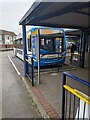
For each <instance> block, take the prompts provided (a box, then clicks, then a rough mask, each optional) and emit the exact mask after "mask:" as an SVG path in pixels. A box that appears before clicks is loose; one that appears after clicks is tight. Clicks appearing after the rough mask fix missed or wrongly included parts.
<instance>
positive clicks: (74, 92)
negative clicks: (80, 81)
mask: <svg viewBox="0 0 90 120" xmlns="http://www.w3.org/2000/svg"><path fill="white" fill-rule="evenodd" d="M64 88H65V89H66V90H68V91H69V92H71V93H72V94H74V95H75V96H77V97H78V98H80V99H81V100H83V101H84V102H86V103H87V104H89V105H90V100H89V99H88V98H87V97H85V96H84V95H82V94H81V93H79V92H78V91H77V90H75V89H73V88H71V87H69V86H68V85H64Z"/></svg>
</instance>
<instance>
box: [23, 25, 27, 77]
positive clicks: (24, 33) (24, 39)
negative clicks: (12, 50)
mask: <svg viewBox="0 0 90 120" xmlns="http://www.w3.org/2000/svg"><path fill="white" fill-rule="evenodd" d="M22 35H23V52H24V56H23V57H24V76H26V75H27V74H28V63H27V62H26V59H27V56H26V54H27V44H26V26H25V25H22Z"/></svg>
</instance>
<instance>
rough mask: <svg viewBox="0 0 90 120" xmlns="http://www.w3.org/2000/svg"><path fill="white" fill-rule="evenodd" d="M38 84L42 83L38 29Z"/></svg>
mask: <svg viewBox="0 0 90 120" xmlns="http://www.w3.org/2000/svg"><path fill="white" fill-rule="evenodd" d="M38 34H39V36H38V84H40V33H39V30H38Z"/></svg>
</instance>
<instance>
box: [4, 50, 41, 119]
mask: <svg viewBox="0 0 90 120" xmlns="http://www.w3.org/2000/svg"><path fill="white" fill-rule="evenodd" d="M10 54H12V53H11V52H3V54H2V60H3V61H2V117H4V118H40V114H39V112H38V111H37V110H36V107H35V106H33V103H32V100H31V99H29V96H28V93H27V91H26V89H25V86H24V84H23V81H22V80H21V78H20V76H18V75H17V73H16V71H15V69H14V68H13V66H12V64H11V63H10V61H9V59H8V57H7V56H8V55H10Z"/></svg>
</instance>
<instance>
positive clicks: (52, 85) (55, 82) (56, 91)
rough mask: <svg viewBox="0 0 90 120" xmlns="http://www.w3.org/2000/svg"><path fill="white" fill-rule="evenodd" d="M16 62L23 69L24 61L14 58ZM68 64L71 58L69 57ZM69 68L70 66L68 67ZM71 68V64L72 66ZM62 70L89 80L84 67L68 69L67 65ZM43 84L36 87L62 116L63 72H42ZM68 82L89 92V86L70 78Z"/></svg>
mask: <svg viewBox="0 0 90 120" xmlns="http://www.w3.org/2000/svg"><path fill="white" fill-rule="evenodd" d="M14 59H15V60H14V62H15V64H16V66H17V67H18V69H19V70H20V71H22V68H23V67H22V66H23V62H21V61H20V60H19V59H17V58H14ZM16 61H18V62H16ZM68 64H70V62H69V58H68ZM63 68H64V69H63ZM67 68H69V67H67ZM70 68H71V66H70ZM61 70H62V71H66V72H68V73H70V74H72V75H75V76H77V77H79V78H81V79H84V80H86V81H88V69H87V68H84V69H81V68H76V69H69V71H68V70H67V69H66V67H62V68H61ZM40 77H41V78H40V79H41V84H40V85H37V86H36V87H37V88H38V89H39V90H40V91H41V92H42V94H43V95H44V97H45V98H46V99H47V100H48V102H49V103H50V104H51V106H52V107H53V108H54V109H55V110H56V112H58V114H59V115H60V116H61V108H62V72H57V71H56V73H55V74H52V73H49V72H48V73H42V74H41V76H40ZM37 79H38V78H37V75H35V81H37ZM67 84H68V85H70V86H71V87H73V88H75V89H78V90H80V91H82V92H84V93H86V94H88V88H87V87H85V86H84V85H81V84H79V83H77V82H75V81H73V80H71V79H69V78H67Z"/></svg>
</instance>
